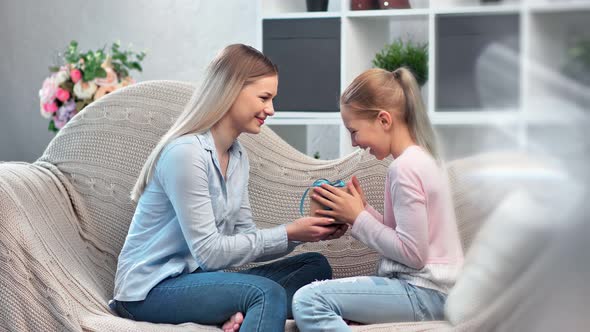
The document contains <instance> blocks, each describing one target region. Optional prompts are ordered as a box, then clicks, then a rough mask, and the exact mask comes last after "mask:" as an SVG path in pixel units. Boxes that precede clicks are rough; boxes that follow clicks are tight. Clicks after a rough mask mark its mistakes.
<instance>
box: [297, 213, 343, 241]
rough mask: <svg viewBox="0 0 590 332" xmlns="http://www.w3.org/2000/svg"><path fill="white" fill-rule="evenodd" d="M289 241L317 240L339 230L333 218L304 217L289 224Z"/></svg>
mask: <svg viewBox="0 0 590 332" xmlns="http://www.w3.org/2000/svg"><path fill="white" fill-rule="evenodd" d="M286 227H287V239H288V240H289V241H303V242H317V241H321V240H324V239H326V238H327V237H329V236H331V235H333V234H334V233H336V232H337V231H338V229H339V228H338V227H336V224H334V219H332V218H322V217H303V218H299V219H297V220H295V221H294V222H292V223H290V224H287V226H286Z"/></svg>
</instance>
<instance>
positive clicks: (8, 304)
mask: <svg viewBox="0 0 590 332" xmlns="http://www.w3.org/2000/svg"><path fill="white" fill-rule="evenodd" d="M194 89H195V87H194V86H193V85H191V84H188V83H183V82H176V81H149V82H144V83H140V84H136V85H133V86H130V87H127V88H125V89H121V90H118V91H116V92H114V93H111V94H109V95H107V96H105V97H104V98H101V99H100V100H98V101H95V102H94V103H92V104H91V105H89V106H88V107H86V108H85V109H84V110H83V111H82V112H81V113H80V114H78V115H76V117H74V118H73V119H72V120H71V121H70V122H69V123H68V124H67V125H66V127H65V128H63V129H62V130H61V131H60V132H59V133H58V134H57V135H56V136H55V138H54V139H53V140H52V141H51V142H50V143H49V145H48V146H47V148H46V150H45V152H44V153H43V155H42V156H41V157H40V158H39V159H38V160H37V161H35V162H33V163H24V162H3V163H0V303H2V305H1V306H0V327H2V330H7V331H220V330H219V329H218V328H217V327H215V326H203V325H199V324H194V323H186V324H181V325H168V324H151V323H147V322H135V321H131V320H127V319H123V318H119V317H117V316H116V315H115V314H113V313H112V312H110V311H109V308H108V306H107V302H108V301H109V299H111V296H112V292H113V281H114V278H115V271H116V266H117V257H118V254H119V251H120V250H121V247H122V245H123V242H124V240H125V236H126V234H127V230H128V226H129V223H130V221H131V218H132V215H133V212H134V207H135V205H134V204H133V203H132V202H131V201H130V199H129V192H130V190H131V188H132V186H133V184H134V182H135V179H136V177H137V175H138V173H139V170H140V168H141V166H142V165H143V162H144V160H145V159H146V157H147V155H148V153H149V152H150V151H151V150H152V148H153V147H154V146H155V144H156V143H157V141H158V139H159V137H160V136H161V135H162V134H163V133H164V132H165V131H166V130H167V128H169V126H170V125H171V124H172V123H173V122H174V120H175V118H176V117H177V115H178V114H179V113H180V112H181V111H182V109H183V107H184V105H185V103H186V102H187V101H188V100H189V98H190V96H191V94H192V92H193V91H194ZM240 141H241V143H242V144H243V145H244V147H245V148H246V149H247V151H248V154H249V158H250V163H251V176H250V183H249V190H250V201H251V205H252V210H253V215H254V219H255V221H256V223H257V225H258V227H260V228H266V227H272V226H275V225H278V224H284V223H288V222H290V221H292V220H294V219H296V218H298V217H299V216H300V214H299V200H300V198H301V195H302V193H303V192H304V191H305V189H306V188H307V187H308V186H309V185H310V184H311V183H312V182H313V181H314V180H315V179H318V178H328V179H345V180H346V179H349V178H350V177H351V176H352V175H356V176H357V177H358V178H359V180H360V182H361V184H362V185H363V188H364V190H365V192H366V196H367V198H368V201H369V202H370V203H371V204H372V205H373V206H375V207H376V208H377V209H378V210H382V208H383V183H384V176H385V171H386V169H387V165H388V163H389V162H390V160H384V161H377V160H375V159H374V158H373V157H372V156H370V155H368V154H367V153H365V151H362V150H358V151H355V152H353V153H351V154H349V155H347V156H344V157H342V158H340V159H337V160H316V159H313V158H310V157H308V156H305V155H304V154H301V153H299V152H298V151H297V150H295V149H294V148H293V147H291V146H290V145H289V144H287V143H286V142H284V141H283V140H282V139H281V138H280V137H279V136H278V135H276V134H275V133H274V132H272V130H271V129H269V128H267V127H264V128H263V130H262V132H261V133H260V134H259V135H242V136H241V137H240ZM508 162H510V163H514V162H516V163H518V164H519V165H525V166H526V167H536V166H534V165H537V163H536V162H535V161H531V160H530V159H529V158H528V156H523V155H521V154H515V153H497V154H486V155H478V156H473V157H468V158H464V159H458V160H453V161H450V162H449V163H448V164H447V165H446V167H447V170H448V175H449V180H450V182H451V188H452V194H453V199H454V204H455V212H456V217H457V220H458V227H459V231H460V234H461V239H462V241H463V246H464V248H465V251H466V252H469V248H470V247H471V246H472V242H473V241H474V238H475V235H476V233H477V231H478V229H479V228H480V227H481V224H482V223H483V221H484V220H486V219H487V218H488V217H489V216H490V215H491V214H492V212H493V211H494V209H495V208H496V207H497V206H498V204H499V202H501V201H502V199H503V198H504V197H505V196H506V195H507V193H508V192H510V190H511V188H510V185H508V186H497V185H493V184H492V183H485V181H484V182H482V181H481V179H480V178H478V177H477V176H474V174H475V175H477V174H478V171H480V170H482V169H486V168H489V167H490V165H492V166H493V165H502V164H505V163H508ZM531 165H533V166H531ZM308 251H317V252H321V253H323V254H324V255H325V256H326V257H328V259H329V261H330V263H331V265H332V267H333V271H334V277H335V278H341V277H349V276H358V275H371V274H374V272H375V267H376V260H377V257H378V256H377V254H376V253H375V252H374V251H373V250H371V249H369V248H367V247H366V246H364V245H363V244H362V243H359V242H358V241H356V240H355V239H354V238H352V237H351V236H350V235H349V234H345V235H344V236H343V237H342V238H340V239H337V240H333V241H322V242H318V243H308V244H303V245H301V246H299V247H298V248H297V249H296V250H295V252H293V253H292V254H298V253H302V252H308ZM245 267H248V266H245ZM245 267H239V268H245ZM469 292H470V291H469V290H468V293H469ZM455 303H456V302H455ZM195 305H198V303H195ZM460 307H461V306H459V307H457V306H455V307H454V308H459V309H458V310H461V309H460ZM482 321H485V319H482V318H481V317H480V318H478V320H476V321H475V323H474V322H473V320H471V319H470V317H462V318H461V319H459V320H458V321H455V322H453V323H451V320H445V321H435V322H417V323H414V322H407V323H391V324H376V325H361V326H352V327H351V328H352V330H353V331H444V330H477V326H478V325H477V324H481V322H482ZM285 330H286V331H296V330H297V329H296V326H295V324H294V322H293V321H288V322H287V325H286V327H285Z"/></svg>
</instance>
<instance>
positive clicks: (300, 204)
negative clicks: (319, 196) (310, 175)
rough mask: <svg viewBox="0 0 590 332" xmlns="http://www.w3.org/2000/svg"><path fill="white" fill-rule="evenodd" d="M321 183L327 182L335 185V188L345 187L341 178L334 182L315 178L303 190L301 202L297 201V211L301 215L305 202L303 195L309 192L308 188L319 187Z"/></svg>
mask: <svg viewBox="0 0 590 332" xmlns="http://www.w3.org/2000/svg"><path fill="white" fill-rule="evenodd" d="M322 184H329V185H331V186H332V187H337V188H342V187H346V183H345V182H344V181H342V180H336V181H334V182H330V181H329V180H327V179H317V180H315V181H314V183H312V184H311V187H309V188H307V189H306V190H305V192H304V193H303V196H301V202H299V213H301V215H303V203H304V202H305V196H307V193H308V192H309V189H311V188H313V187H321V186H322Z"/></svg>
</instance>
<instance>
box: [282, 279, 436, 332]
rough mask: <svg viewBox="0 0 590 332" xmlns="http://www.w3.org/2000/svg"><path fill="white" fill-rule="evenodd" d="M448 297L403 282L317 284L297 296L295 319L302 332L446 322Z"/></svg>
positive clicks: (356, 281) (338, 281)
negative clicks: (351, 323) (350, 323)
mask: <svg viewBox="0 0 590 332" xmlns="http://www.w3.org/2000/svg"><path fill="white" fill-rule="evenodd" d="M445 301H446V295H445V294H443V293H441V292H438V291H436V290H432V289H428V288H422V287H417V286H414V285H412V284H409V283H407V282H405V281H403V280H399V279H389V278H382V277H352V278H343V279H335V280H327V281H322V282H314V283H312V284H310V285H307V286H305V287H303V288H301V289H300V290H298V291H297V293H295V296H294V298H293V315H294V316H295V322H296V323H297V327H298V328H299V330H300V331H301V332H308V331H350V327H348V325H347V324H346V322H345V321H344V319H346V320H351V321H354V322H358V323H362V324H377V323H391V322H411V321H424V320H440V319H443V317H444V313H443V309H444V304H445Z"/></svg>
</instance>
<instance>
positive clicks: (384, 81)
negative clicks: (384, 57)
mask: <svg viewBox="0 0 590 332" xmlns="http://www.w3.org/2000/svg"><path fill="white" fill-rule="evenodd" d="M340 108H341V109H347V110H351V111H354V112H355V113H356V114H357V115H358V116H361V117H362V118H366V119H375V118H376V117H377V115H378V114H379V111H386V112H389V113H391V112H401V114H400V115H401V117H400V118H402V119H403V120H404V121H405V123H406V125H407V126H408V129H409V131H410V135H412V138H413V139H414V140H415V141H416V143H417V144H418V145H420V146H421V147H423V148H424V149H426V150H427V151H428V152H429V153H430V154H431V155H432V157H433V158H434V159H436V160H437V161H439V155H438V148H437V144H436V136H435V134H434V129H433V128H432V125H431V124H430V119H429V118H428V114H427V113H426V108H425V107H424V103H423V102H422V94H421V93H420V87H419V86H418V83H417V82H416V79H415V78H414V75H413V74H412V72H411V71H410V70H409V69H407V68H405V67H400V68H398V69H396V70H394V71H393V72H390V71H387V70H384V69H379V68H374V69H369V70H367V71H365V72H363V73H362V74H360V75H359V76H357V77H356V78H355V79H354V80H353V81H352V83H350V85H349V86H348V87H347V88H346V90H344V92H343V93H342V96H341V97H340ZM392 115H394V116H395V114H392Z"/></svg>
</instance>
